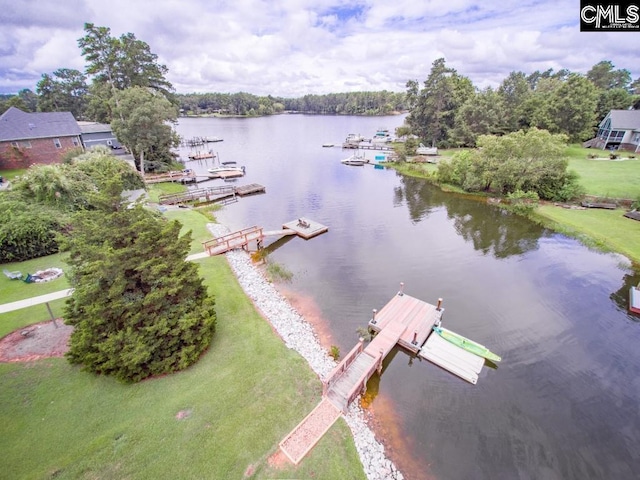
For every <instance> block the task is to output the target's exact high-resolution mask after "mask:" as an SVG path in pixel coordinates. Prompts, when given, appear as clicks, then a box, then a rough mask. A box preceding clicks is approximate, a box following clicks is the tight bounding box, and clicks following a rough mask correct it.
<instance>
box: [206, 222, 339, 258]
mask: <svg viewBox="0 0 640 480" xmlns="http://www.w3.org/2000/svg"><path fill="white" fill-rule="evenodd" d="M328 230H329V227H327V226H326V225H322V224H321V223H318V222H314V221H312V220H309V219H307V218H304V217H302V218H299V219H298V220H294V221H291V222H288V223H285V224H284V225H283V226H282V230H272V231H267V232H265V231H264V229H263V228H262V227H258V226H253V227H249V228H245V229H242V230H239V231H237V232H233V233H229V234H227V235H223V236H221V237H216V238H213V239H211V240H207V241H206V242H202V247H203V248H204V250H205V252H207V253H208V254H209V255H211V256H213V255H220V254H222V253H226V252H228V251H229V250H235V249H236V248H247V247H248V245H249V244H250V243H251V242H256V243H257V245H258V248H260V247H261V246H262V241H263V240H264V238H265V237H266V236H283V235H298V236H299V237H302V238H304V239H305V240H308V239H309V238H313V237H315V236H317V235H320V234H321V233H324V232H326V231H328Z"/></svg>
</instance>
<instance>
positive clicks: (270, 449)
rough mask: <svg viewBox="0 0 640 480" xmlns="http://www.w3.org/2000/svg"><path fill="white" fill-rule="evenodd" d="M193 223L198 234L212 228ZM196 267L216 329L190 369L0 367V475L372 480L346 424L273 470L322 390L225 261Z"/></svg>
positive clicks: (34, 315)
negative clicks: (124, 377)
mask: <svg viewBox="0 0 640 480" xmlns="http://www.w3.org/2000/svg"><path fill="white" fill-rule="evenodd" d="M193 213H196V212H193ZM185 219H186V220H187V221H186V222H185V223H188V224H186V225H185V229H192V230H196V226H197V225H196V224H201V225H203V224H205V223H206V222H207V220H206V219H205V218H204V217H201V218H198V217H194V216H193V215H192V214H191V213H189V214H188V215H187V216H186V217H185ZM197 263H198V265H199V266H200V273H201V275H202V276H203V278H204V279H205V283H206V285H207V287H208V288H209V291H210V292H211V293H212V294H214V295H215V297H216V311H217V315H218V324H217V330H216V334H215V337H214V340H213V342H212V344H211V347H210V348H209V350H208V351H207V352H206V353H205V354H204V355H203V356H202V358H201V359H200V360H199V362H198V363H197V364H195V365H194V366H192V367H191V368H189V369H187V370H186V371H183V372H180V373H177V374H173V375H168V376H165V377H162V378H157V379H151V380H147V381H144V382H141V383H139V384H135V385H124V384H121V383H118V382H117V381H115V380H113V379H110V378H107V377H101V376H95V375H93V374H89V373H86V372H82V371H81V369H80V368H78V367H75V366H71V365H69V364H68V363H67V362H66V360H64V359H48V360H40V361H36V362H31V363H24V364H18V363H16V364H0V382H1V384H2V387H3V388H2V389H1V390H0V406H1V408H0V422H2V425H3V430H2V433H3V434H2V435H1V436H0V449H1V450H2V452H3V453H2V460H0V465H1V466H2V475H0V476H1V477H3V478H20V479H43V478H54V477H55V478H56V479H78V478H80V479H82V478H87V479H113V478H135V479H147V478H149V479H176V478H180V479H204V478H212V479H218V478H219V479H227V478H356V479H357V478H365V477H364V473H363V469H362V465H361V463H360V460H359V458H358V456H357V452H356V450H355V446H354V444H353V439H352V437H351V435H350V432H349V429H348V427H347V426H346V424H345V422H344V421H343V420H339V421H338V422H337V423H336V424H335V425H334V426H333V427H332V428H331V430H330V431H329V432H328V434H327V435H326V436H325V437H324V438H323V439H322V440H321V441H320V443H319V444H318V445H317V446H316V447H315V448H314V449H313V450H312V452H311V453H310V454H309V455H308V456H307V457H306V458H305V459H304V460H303V461H302V463H301V464H300V465H299V466H298V467H293V466H292V465H287V466H284V467H282V468H276V467H272V466H270V465H269V462H268V459H269V456H270V455H271V454H273V453H275V452H276V451H277V448H278V447H277V445H278V442H279V441H281V440H282V439H283V438H284V436H285V435H286V434H287V433H288V432H289V431H291V429H293V427H295V426H296V425H297V424H298V423H299V422H300V421H301V420H302V419H303V418H304V416H306V415H307V414H308V413H309V412H310V411H311V409H312V408H313V407H314V406H315V405H316V404H317V402H318V401H319V400H320V396H321V382H320V381H319V380H318V378H317V377H316V375H315V374H313V372H312V371H311V370H310V368H309V367H308V365H307V364H306V362H305V361H304V359H302V357H300V356H299V355H298V354H297V353H295V352H293V351H292V350H289V349H288V348H286V347H285V345H284V344H283V342H282V341H281V340H280V339H279V338H278V337H277V335H275V334H274V332H273V331H272V329H271V327H270V326H269V324H268V323H267V322H266V321H265V320H264V319H263V318H262V317H261V316H260V315H259V314H258V313H257V312H256V310H255V308H254V307H253V305H252V303H251V301H250V300H249V299H248V298H247V297H246V296H245V295H244V292H243V291H242V289H241V287H240V286H239V285H238V283H237V280H236V278H235V276H234V274H233V272H232V271H231V269H230V267H229V266H228V264H227V263H226V260H225V259H224V258H223V257H214V258H206V259H203V260H199V261H198V262H197ZM24 286H25V288H26V287H29V286H30V285H26V284H24ZM61 302H62V301H61ZM35 308H36V307H31V308H28V309H25V310H23V311H22V312H27V311H29V312H30V316H31V323H34V322H37V321H41V320H46V319H47V318H48V314H43V313H42V311H40V312H36V311H35V310H34V309H35ZM55 308H56V309H57V308H59V306H58V305H55ZM60 308H61V307H60ZM43 309H44V306H43ZM44 311H45V312H46V309H45V310H44ZM14 314H16V312H13V314H1V315H0V324H5V322H6V320H7V318H8V316H10V317H11V316H13V317H15V315H14ZM14 320H15V318H14ZM179 412H183V415H186V418H183V419H178V418H177V415H178V413H179Z"/></svg>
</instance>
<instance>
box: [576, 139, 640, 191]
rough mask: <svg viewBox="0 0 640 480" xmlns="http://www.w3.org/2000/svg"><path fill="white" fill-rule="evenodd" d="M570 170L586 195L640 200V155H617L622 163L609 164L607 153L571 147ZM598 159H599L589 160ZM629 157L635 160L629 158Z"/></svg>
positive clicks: (614, 161) (612, 162)
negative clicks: (591, 156) (594, 156)
mask: <svg viewBox="0 0 640 480" xmlns="http://www.w3.org/2000/svg"><path fill="white" fill-rule="evenodd" d="M567 154H568V156H569V169H570V170H574V171H575V172H576V173H577V174H578V175H579V176H580V178H579V180H578V182H579V183H580V184H581V185H582V186H583V187H584V188H585V191H586V193H587V194H588V195H595V196H597V197H603V198H613V199H616V198H620V199H629V200H638V199H640V182H638V178H640V155H638V154H635V155H634V154H632V153H630V152H618V154H619V155H620V156H621V157H622V158H623V159H624V160H609V152H608V151H602V150H594V149H591V148H582V147H579V146H576V145H572V146H570V147H569V148H568V149H567ZM589 155H598V159H592V158H588V156H589ZM629 155H632V156H635V157H636V158H631V159H630V158H628V157H629Z"/></svg>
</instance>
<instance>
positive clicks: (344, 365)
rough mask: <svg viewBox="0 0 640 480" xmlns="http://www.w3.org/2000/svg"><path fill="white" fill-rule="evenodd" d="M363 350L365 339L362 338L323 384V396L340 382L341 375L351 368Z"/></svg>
mask: <svg viewBox="0 0 640 480" xmlns="http://www.w3.org/2000/svg"><path fill="white" fill-rule="evenodd" d="M363 350H364V339H363V338H360V339H359V340H358V343H357V344H356V346H355V347H353V348H352V349H351V351H350V352H349V353H348V354H347V356H346V357H344V358H343V359H342V361H341V362H340V363H339V364H338V365H337V366H336V368H334V369H333V370H332V371H331V373H330V374H329V376H328V377H327V380H325V381H324V382H322V393H323V394H326V393H327V392H328V391H329V390H330V389H331V386H332V385H333V384H335V383H336V382H337V381H338V379H339V378H340V375H342V374H343V373H344V372H345V371H346V370H347V369H348V368H349V366H350V365H351V364H352V363H353V362H354V361H355V359H356V358H357V357H358V355H360V354H361V353H362V351H363Z"/></svg>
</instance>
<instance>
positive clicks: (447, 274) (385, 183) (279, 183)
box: [177, 115, 640, 480]
mask: <svg viewBox="0 0 640 480" xmlns="http://www.w3.org/2000/svg"><path fill="white" fill-rule="evenodd" d="M402 121H403V117H401V116H389V117H338V116H306V115H279V116H274V117H263V118H252V119H236V118H227V119H222V118H203V119H180V121H179V125H178V127H177V130H178V133H180V134H181V135H182V136H183V137H184V138H187V139H188V138H191V137H195V136H209V137H213V136H217V137H220V138H223V139H224V141H223V142H220V143H215V144H209V146H208V147H207V149H209V148H211V149H213V151H214V152H217V153H218V154H219V157H220V159H221V161H223V162H224V161H237V162H238V164H240V165H244V166H245V167H246V172H247V173H246V176H245V177H244V178H241V179H238V180H237V184H239V185H241V184H248V183H259V184H262V185H264V186H265V187H266V194H264V195H259V196H253V197H246V198H243V199H241V200H240V201H239V202H237V203H234V204H230V205H227V206H225V207H224V209H223V210H222V211H221V212H219V213H218V218H219V220H220V221H221V222H222V223H225V224H227V225H228V226H229V227H230V228H231V229H232V230H236V229H241V228H245V227H249V226H253V225H259V226H262V227H264V228H265V229H267V230H275V229H279V228H281V227H282V224H283V223H285V222H289V221H291V220H295V219H297V218H299V217H302V216H305V217H307V218H310V219H312V220H315V221H317V222H320V223H322V224H324V225H327V226H328V227H329V231H328V233H326V234H323V235H321V236H319V237H316V238H314V239H311V240H308V241H305V240H302V239H300V238H291V239H288V240H284V241H280V242H278V243H277V244H276V245H274V246H273V248H272V249H273V251H272V253H271V254H270V256H269V258H270V261H273V262H277V263H279V264H281V265H283V266H285V267H286V268H287V269H288V270H290V271H291V272H292V273H293V275H294V276H293V280H292V282H291V285H290V288H291V289H293V290H295V291H296V292H298V293H299V294H300V295H302V296H306V297H307V298H309V299H311V300H312V301H313V302H314V304H315V306H316V309H317V311H318V312H320V314H321V315H322V317H323V318H324V319H325V321H326V324H327V325H328V328H329V334H330V335H331V341H332V343H333V344H335V345H337V346H338V347H339V348H340V351H341V352H343V353H346V352H348V351H349V350H350V349H351V347H352V346H353V345H355V343H356V342H357V338H358V333H357V332H356V329H357V328H359V327H366V325H367V322H368V320H369V318H370V315H371V310H372V309H373V308H377V309H380V308H381V307H382V306H383V305H384V304H386V303H387V301H389V300H390V299H391V297H392V296H393V295H394V294H395V293H396V292H397V290H398V288H399V283H400V282H404V283H405V292H406V293H408V294H409V295H412V296H414V297H417V298H420V299H422V300H424V301H427V302H430V303H436V301H437V299H438V298H439V297H442V298H443V299H444V307H445V308H446V311H445V313H444V317H443V325H444V326H446V327H448V328H450V329H452V330H454V331H456V332H459V333H460V334H462V335H465V336H467V337H469V338H472V339H474V340H476V341H478V342H480V343H482V344H484V345H487V346H488V347H489V348H490V349H491V350H492V351H494V352H496V353H498V354H500V355H501V356H502V358H503V361H502V362H501V363H500V364H499V366H498V368H497V369H492V368H486V367H485V368H484V369H483V372H482V374H481V376H480V379H479V380H478V384H477V385H471V384H468V383H466V382H464V381H463V380H460V379H458V378H457V377H455V376H453V375H452V374H450V373H447V372H446V371H444V370H442V369H440V368H438V367H436V366H435V365H433V364H431V363H429V362H425V361H420V360H418V359H412V358H411V357H410V356H409V355H408V354H406V353H405V352H404V351H394V353H393V354H392V355H390V356H389V357H388V359H387V361H386V363H385V370H384V371H383V374H382V376H381V378H380V379H379V381H378V379H377V378H376V377H374V378H373V379H372V381H371V382H370V384H369V395H368V401H371V406H370V408H371V409H372V410H373V411H374V413H375V418H376V421H377V422H378V428H377V431H378V433H379V434H380V435H381V436H382V437H383V438H382V439H383V440H384V442H385V443H386V444H387V448H388V451H389V452H390V453H391V455H392V457H393V458H394V460H395V461H396V463H397V464H398V466H399V467H400V468H401V470H402V471H403V473H405V474H406V476H407V477H408V478H415V479H417V478H436V479H452V480H458V479H485V478H490V479H494V480H495V479H581V480H584V479H633V478H640V447H639V445H640V318H638V317H636V316H633V315H632V314H629V313H628V312H627V292H628V289H629V287H630V286H631V285H634V284H637V283H638V282H639V281H640V274H639V273H638V272H634V271H633V270H632V269H631V268H630V267H629V263H628V262H627V261H626V260H625V259H623V258H622V257H620V256H616V255H611V254H601V253H598V252H594V251H590V250H589V249H587V248H585V247H584V246H582V245H580V244H579V243H578V242H576V241H575V240H573V239H570V238H566V237H564V236H562V235H558V234H556V233H554V232H551V231H549V230H545V229H543V228H541V227H539V226H537V225H534V224H532V223H531V222H529V221H527V220H525V219H522V218H520V217H517V216H513V215H511V214H509V213H505V212H502V211H501V210H499V209H497V208H494V207H491V206H488V205H486V204H485V203H483V202H481V201H478V200H473V199H469V198H464V197H462V196H459V195H454V194H447V193H443V192H441V191H440V190H439V189H437V188H434V187H432V186H430V185H428V184H426V183H425V182H424V181H422V180H419V179H413V178H408V177H404V176H402V175H399V174H397V173H396V172H395V171H393V170H390V169H384V168H374V167H373V166H364V167H353V166H346V165H343V164H341V163H340V160H341V159H343V158H346V157H347V156H349V155H350V153H351V152H350V151H343V150H342V149H341V148H339V147H335V148H323V146H322V145H323V144H325V143H335V144H336V145H340V144H341V142H342V141H343V140H344V138H345V137H346V136H347V134H348V133H361V134H363V135H364V136H366V137H371V136H373V134H374V133H375V131H376V130H377V129H378V128H379V127H386V128H389V129H390V130H391V131H393V129H394V128H395V127H397V126H399V125H400V124H401V123H402ZM187 153H188V150H187V149H184V150H183V151H182V154H183V155H182V157H183V158H184V159H186V158H187ZM366 155H367V156H368V157H370V158H373V157H374V155H380V153H379V152H378V153H375V152H367V153H366ZM208 165H209V166H210V163H209V164H207V162H202V161H200V162H197V161H196V162H193V161H192V162H187V166H188V167H190V168H194V169H195V170H197V171H200V172H202V173H204V172H205V171H206V168H207V166H208ZM224 184H225V183H224V182H223V181H222V180H215V181H211V182H207V183H204V184H200V185H201V186H204V185H224ZM248 353H249V352H248ZM372 394H373V395H372Z"/></svg>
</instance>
